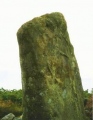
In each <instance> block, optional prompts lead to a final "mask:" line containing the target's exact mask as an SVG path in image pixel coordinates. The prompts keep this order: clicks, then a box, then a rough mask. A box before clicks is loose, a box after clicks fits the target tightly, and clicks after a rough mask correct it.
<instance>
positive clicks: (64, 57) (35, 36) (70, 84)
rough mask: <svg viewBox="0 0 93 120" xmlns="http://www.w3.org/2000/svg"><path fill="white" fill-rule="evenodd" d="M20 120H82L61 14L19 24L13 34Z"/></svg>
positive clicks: (79, 89) (77, 76) (76, 73)
mask: <svg viewBox="0 0 93 120" xmlns="http://www.w3.org/2000/svg"><path fill="white" fill-rule="evenodd" d="M17 38H18V44H19V52H20V64H21V73H22V89H23V120H85V113H84V105H83V89H82V83H81V78H80V74H79V68H78V64H77V61H76V58H75V55H74V48H73V46H72V44H71V42H70V39H69V34H68V31H67V24H66V21H65V19H64V16H63V15H62V14H61V13H58V12H54V13H51V14H45V15H43V16H40V17H37V18H34V19H32V20H31V21H28V22H27V23H25V24H23V25H22V26H21V28H20V29H19V30H18V32H17Z"/></svg>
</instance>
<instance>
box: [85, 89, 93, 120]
mask: <svg viewBox="0 0 93 120" xmlns="http://www.w3.org/2000/svg"><path fill="white" fill-rule="evenodd" d="M84 107H85V113H86V116H87V117H88V118H89V120H92V115H93V91H91V93H89V92H88V90H85V91H84Z"/></svg>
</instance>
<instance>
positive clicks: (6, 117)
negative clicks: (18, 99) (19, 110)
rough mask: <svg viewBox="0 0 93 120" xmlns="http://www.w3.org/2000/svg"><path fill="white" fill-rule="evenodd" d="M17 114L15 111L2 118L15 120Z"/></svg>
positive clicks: (3, 119)
mask: <svg viewBox="0 0 93 120" xmlns="http://www.w3.org/2000/svg"><path fill="white" fill-rule="evenodd" d="M14 118H15V115H14V114H13V113H9V114H8V115H6V116H4V117H3V118H2V119H1V120H13V119H14Z"/></svg>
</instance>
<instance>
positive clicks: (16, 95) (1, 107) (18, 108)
mask: <svg viewBox="0 0 93 120" xmlns="http://www.w3.org/2000/svg"><path fill="white" fill-rule="evenodd" d="M9 113H13V114H14V115H15V116H19V115H21V114H22V90H5V89H3V88H1V89H0V118H2V117H3V116H5V115H7V114H9Z"/></svg>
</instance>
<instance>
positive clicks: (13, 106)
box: [0, 88, 93, 120]
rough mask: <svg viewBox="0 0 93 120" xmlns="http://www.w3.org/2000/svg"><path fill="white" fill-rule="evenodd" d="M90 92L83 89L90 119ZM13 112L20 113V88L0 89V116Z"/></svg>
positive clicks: (91, 100) (92, 99)
mask: <svg viewBox="0 0 93 120" xmlns="http://www.w3.org/2000/svg"><path fill="white" fill-rule="evenodd" d="M92 97H93V96H92V92H91V93H89V92H88V90H85V91H84V106H85V112H86V115H87V117H88V118H89V120H92V114H93V110H92V109H93V108H92V107H93V106H92V103H93V98H92ZM8 113H13V114H14V115H15V116H20V115H22V90H21V89H20V90H15V89H14V90H6V89H3V88H1V89H0V118H2V117H3V116H5V115H7V114H8Z"/></svg>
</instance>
